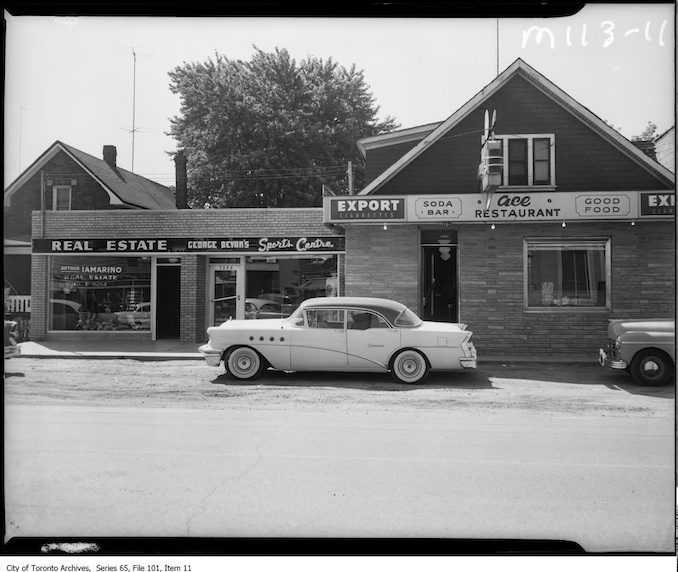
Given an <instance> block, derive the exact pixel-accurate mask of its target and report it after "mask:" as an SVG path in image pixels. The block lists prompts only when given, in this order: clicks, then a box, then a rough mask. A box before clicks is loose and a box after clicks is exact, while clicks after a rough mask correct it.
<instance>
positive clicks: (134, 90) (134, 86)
mask: <svg viewBox="0 0 678 572" xmlns="http://www.w3.org/2000/svg"><path fill="white" fill-rule="evenodd" d="M132 56H133V57H134V69H133V76H132V173H134V134H135V132H136V130H137V129H136V110H137V54H136V53H135V52H134V48H132Z"/></svg>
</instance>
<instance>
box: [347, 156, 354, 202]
mask: <svg viewBox="0 0 678 572" xmlns="http://www.w3.org/2000/svg"><path fill="white" fill-rule="evenodd" d="M347 174H348V194H349V195H352V194H353V162H352V161H349V162H348V170H347Z"/></svg>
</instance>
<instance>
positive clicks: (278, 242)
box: [33, 236, 345, 254]
mask: <svg viewBox="0 0 678 572" xmlns="http://www.w3.org/2000/svg"><path fill="white" fill-rule="evenodd" d="M344 248H345V247H344V237H343V236H295V237H276V236H274V237H268V236H262V237H258V238H110V239H107V238H74V239H49V238H34V239H33V252H34V253H36V254H63V253H69V254H74V253H83V254H84V253H91V252H108V253H112V252H116V253H125V254H130V253H139V254H142V253H159V254H160V253H182V252H266V253H269V252H275V253H282V252H343V251H344Z"/></svg>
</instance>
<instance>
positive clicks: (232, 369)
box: [224, 346, 264, 380]
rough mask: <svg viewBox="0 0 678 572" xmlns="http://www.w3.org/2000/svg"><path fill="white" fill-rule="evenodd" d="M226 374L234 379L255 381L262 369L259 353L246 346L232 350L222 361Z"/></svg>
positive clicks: (262, 364) (262, 362)
mask: <svg viewBox="0 0 678 572" xmlns="http://www.w3.org/2000/svg"><path fill="white" fill-rule="evenodd" d="M224 363H225V364H226V372H227V373H229V374H230V375H231V376H232V377H234V378H236V379H242V380H246V379H256V378H257V377H259V375H260V374H261V372H262V370H263V369H264V361H263V360H262V359H261V356H260V355H259V353H258V352H257V351H256V350H254V349H252V348H249V347H247V346H240V347H237V348H233V349H232V350H230V351H229V352H228V355H227V356H226V359H225V361H224Z"/></svg>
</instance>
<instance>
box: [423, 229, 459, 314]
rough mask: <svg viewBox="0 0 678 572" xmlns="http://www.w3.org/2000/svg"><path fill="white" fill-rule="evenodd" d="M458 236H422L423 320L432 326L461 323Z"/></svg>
mask: <svg viewBox="0 0 678 572" xmlns="http://www.w3.org/2000/svg"><path fill="white" fill-rule="evenodd" d="M457 263H458V261H457V233H456V232H455V231H449V230H445V231H428V230H427V231H422V233H421V292H422V298H423V300H422V304H423V307H422V313H421V318H422V319H423V320H428V321H431V322H458V321H459V286H458V271H457Z"/></svg>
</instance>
